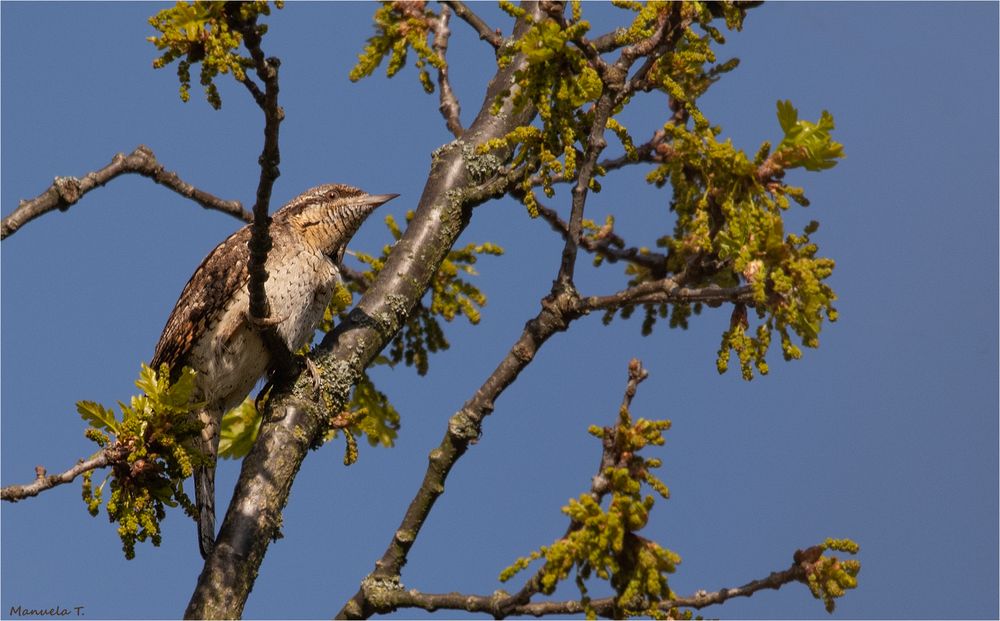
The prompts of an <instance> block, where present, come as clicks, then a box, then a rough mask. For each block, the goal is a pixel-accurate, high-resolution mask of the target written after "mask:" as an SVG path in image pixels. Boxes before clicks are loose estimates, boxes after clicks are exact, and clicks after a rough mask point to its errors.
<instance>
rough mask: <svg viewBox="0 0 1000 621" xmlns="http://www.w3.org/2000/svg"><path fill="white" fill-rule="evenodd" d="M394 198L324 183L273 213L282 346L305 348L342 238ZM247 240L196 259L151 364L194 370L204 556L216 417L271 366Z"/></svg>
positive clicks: (330, 285)
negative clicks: (253, 310)
mask: <svg viewBox="0 0 1000 621" xmlns="http://www.w3.org/2000/svg"><path fill="white" fill-rule="evenodd" d="M395 196H396V195H395V194H382V195H370V194H366V193H364V192H362V191H361V190H358V189H357V188H352V187H350V186H346V185H335V184H331V185H322V186H318V187H315V188H313V189H311V190H309V191H307V192H305V193H303V194H301V195H299V196H297V197H296V198H294V199H293V200H292V201H290V202H289V203H288V204H287V205H285V206H284V207H282V208H281V209H280V210H278V211H277V212H276V213H275V214H274V216H273V219H272V222H271V228H270V232H271V239H272V248H271V251H270V252H269V253H268V257H267V262H266V264H265V265H266V268H267V272H268V275H269V278H268V280H267V282H266V283H265V291H266V292H267V298H268V302H269V304H270V307H271V316H272V318H273V319H275V320H279V322H278V323H277V326H276V328H277V332H278V335H279V336H280V338H281V340H282V341H283V342H284V344H285V345H286V346H287V347H288V349H289V351H295V350H297V349H299V348H300V347H302V345H304V344H305V343H306V342H307V341H308V340H309V337H310V336H312V334H313V332H314V331H315V330H316V326H317V325H318V324H319V321H320V320H321V319H322V317H323V310H324V309H325V308H326V306H327V304H328V303H329V302H330V298H331V296H332V295H333V291H334V287H335V285H336V283H337V282H338V280H339V277H340V274H339V271H338V269H337V262H339V261H340V259H341V258H342V256H343V252H344V249H345V248H346V246H347V242H348V241H349V240H350V239H351V237H352V236H353V235H354V232H355V231H357V229H358V227H359V226H361V223H362V222H363V221H364V219H365V218H366V217H367V216H368V214H369V213H371V212H372V211H373V210H374V209H375V208H376V207H378V206H379V205H381V204H382V203H385V202H386V201H388V200H390V199H392V198H394V197H395ZM249 240H250V227H249V226H246V227H243V228H242V229H240V230H239V231H237V232H235V233H233V234H232V235H230V236H229V238H227V239H226V240H225V241H224V242H222V243H221V244H219V245H218V246H216V248H215V249H214V250H213V251H212V252H210V253H209V254H208V256H207V257H205V260H204V261H202V262H201V265H199V266H198V269H197V270H195V272H194V275H193V276H191V279H190V280H189V281H188V283H187V285H185V287H184V290H183V291H182V292H181V296H180V299H179V300H177V304H176V306H175V307H174V310H173V312H172V313H171V314H170V318H169V319H167V324H166V326H165V327H164V328H163V334H162V335H161V336H160V341H159V343H157V345H156V351H155V352H154V354H153V360H152V363H151V366H152V367H153V368H154V369H159V367H160V365H161V364H166V365H168V366H169V367H170V369H171V372H172V373H174V374H176V373H177V372H179V371H180V369H181V368H182V367H184V366H189V367H191V368H193V369H194V370H195V371H197V373H198V374H197V376H196V379H195V382H196V385H197V389H196V391H195V394H194V396H193V397H192V398H193V400H194V401H196V402H202V401H203V402H205V406H204V408H202V409H201V410H200V411H199V412H198V417H199V418H200V420H201V421H202V423H203V424H204V428H203V430H202V434H201V444H202V446H201V447H200V448H201V450H202V452H203V453H204V454H205V455H206V456H207V457H208V459H209V464H210V465H206V466H203V467H199V468H198V469H197V471H196V472H195V500H196V503H197V505H198V508H199V514H200V515H199V522H198V530H199V546H200V548H201V552H202V554H203V555H206V556H207V554H208V553H209V552H210V551H211V547H212V544H213V542H214V541H215V506H214V504H215V502H214V501H215V498H214V497H215V490H214V486H215V484H214V479H215V466H214V462H215V457H216V454H217V451H218V444H219V425H220V421H221V420H222V415H223V414H224V413H225V412H226V411H227V410H229V409H231V408H233V407H235V406H236V405H238V404H239V403H240V402H241V401H242V400H243V399H244V398H245V397H246V396H247V394H248V393H249V392H250V390H251V389H252V388H253V386H254V384H256V383H257V381H258V380H260V378H261V377H262V376H263V375H265V374H266V373H267V372H268V371H269V370H270V369H271V354H270V352H269V351H268V348H267V347H266V346H265V345H264V342H263V340H262V339H261V337H260V336H259V334H258V332H257V330H256V329H255V328H254V327H253V326H252V325H251V323H250V320H249V313H250V307H249V299H250V298H249V293H248V283H249V279H250V277H249V269H248V265H249V260H250V251H249V248H248V246H247V242H249Z"/></svg>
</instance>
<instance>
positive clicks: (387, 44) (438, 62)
mask: <svg viewBox="0 0 1000 621" xmlns="http://www.w3.org/2000/svg"><path fill="white" fill-rule="evenodd" d="M437 18H438V16H437V14H436V13H434V12H433V11H432V10H430V9H428V8H427V7H426V3H425V2H423V1H415V2H392V1H389V0H383V2H382V6H381V7H379V8H378V9H377V10H376V11H375V15H374V18H373V19H374V21H375V31H376V32H375V35H374V36H372V37H370V38H369V39H368V44H367V45H366V46H365V49H364V51H363V52H362V53H361V54H359V55H358V62H357V64H356V65H354V68H353V69H351V73H350V79H351V81H352V82H357V81H358V80H361V79H362V78H366V77H368V76H370V75H371V74H372V73H374V72H375V70H376V69H377V68H378V67H379V65H381V64H382V61H383V60H384V59H385V57H386V56H389V62H388V64H387V66H386V72H385V73H386V76H387V77H390V78H391V77H393V76H394V75H396V74H397V73H398V72H399V70H400V69H402V68H403V67H405V66H406V58H407V55H408V52H409V50H410V49H412V50H413V51H414V52H416V54H417V61H416V67H417V74H418V76H419V78H420V85H421V86H422V87H423V89H424V91H425V92H427V93H433V92H434V82H432V81H431V76H430V74H429V73H428V71H427V66H428V65H430V66H431V67H434V68H436V69H442V68H444V67H446V66H447V63H446V61H445V59H444V58H443V57H441V55H439V54H438V53H437V52H435V51H434V50H433V49H431V46H430V45H429V44H428V42H427V38H428V36H430V35H431V34H432V20H434V19H437Z"/></svg>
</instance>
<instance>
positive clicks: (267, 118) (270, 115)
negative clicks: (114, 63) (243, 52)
mask: <svg viewBox="0 0 1000 621" xmlns="http://www.w3.org/2000/svg"><path fill="white" fill-rule="evenodd" d="M231 24H232V25H233V27H234V28H235V29H237V30H239V32H240V33H241V34H242V35H243V42H244V44H245V45H246V48H247V50H248V51H249V52H250V58H251V59H252V60H253V64H254V71H255V72H256V73H257V77H258V78H260V80H261V81H262V82H263V83H264V93H263V95H261V92H260V88H259V87H257V85H256V84H255V83H254V82H253V81H252V80H251V79H250V78H249V77H245V78H244V79H243V84H244V85H245V86H246V87H247V89H248V90H249V91H250V94H251V95H252V96H253V98H254V100H255V101H256V102H257V105H258V106H260V108H261V110H262V111H263V112H264V147H263V150H262V151H261V154H260V158H259V159H258V162H259V164H260V177H259V179H258V182H257V198H256V201H255V202H254V205H253V223H252V225H251V228H250V241H249V242H248V243H247V245H248V246H249V248H250V263H249V266H248V270H249V272H250V283H249V291H250V320H251V322H252V323H254V324H255V326H256V329H257V331H258V333H259V334H260V336H261V338H262V339H263V340H264V343H265V345H266V346H267V349H268V351H269V352H270V354H271V359H272V361H273V366H274V368H275V370H276V371H277V373H278V374H279V375H289V374H291V373H292V371H293V369H294V368H295V365H294V360H293V354H292V352H291V351H289V350H288V347H287V345H285V342H284V341H283V340H282V339H281V337H280V336H279V335H278V325H277V324H276V323H274V322H273V321H271V306H270V304H269V302H268V300H267V291H266V289H265V283H266V282H267V280H268V278H269V276H268V273H267V255H268V253H269V252H270V250H271V245H272V242H271V232H270V226H271V217H270V215H268V212H269V207H270V203H271V190H272V189H273V188H274V182H275V181H276V180H277V179H278V176H280V175H281V171H280V170H279V169H278V164H280V163H281V152H280V151H279V149H278V130H279V128H280V126H281V121H282V120H284V118H285V112H284V110H282V109H281V107H280V106H279V105H278V67H279V66H280V65H281V62H280V61H279V60H278V59H277V58H265V56H264V52H263V50H261V37H260V33H259V32H258V30H257V18H256V17H254V18H253V19H251V20H249V21H245V20H240V19H238V18H236V17H232V18H231Z"/></svg>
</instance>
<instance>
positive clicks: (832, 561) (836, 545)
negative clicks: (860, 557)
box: [795, 539, 861, 613]
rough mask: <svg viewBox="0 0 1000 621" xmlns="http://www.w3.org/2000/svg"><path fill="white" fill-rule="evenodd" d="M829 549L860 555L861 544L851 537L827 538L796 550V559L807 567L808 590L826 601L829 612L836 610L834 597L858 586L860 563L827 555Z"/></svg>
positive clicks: (824, 603) (841, 595) (806, 580)
mask: <svg viewBox="0 0 1000 621" xmlns="http://www.w3.org/2000/svg"><path fill="white" fill-rule="evenodd" d="M826 550H836V551H840V552H847V553H848V554H857V553H858V551H859V550H860V546H858V544H857V543H855V542H854V541H852V540H850V539H827V540H826V541H825V542H823V543H822V544H820V545H818V546H814V547H812V548H809V549H807V550H799V551H798V552H796V553H795V562H796V563H798V564H799V566H800V567H802V568H803V569H804V570H805V575H806V578H805V584H806V586H808V587H809V592H810V593H812V595H813V597H815V598H816V599H821V600H823V606H824V608H826V611H827V612H829V613H833V611H834V609H835V608H836V601H835V600H836V599H837V598H839V597H843V596H844V595H845V593H846V592H847V591H848V590H850V589H853V588H856V587H857V586H858V579H857V578H858V573H859V572H860V571H861V563H860V562H859V561H857V560H855V559H848V560H845V561H842V560H840V559H839V558H837V557H836V556H827V555H825V554H823V552H824V551H826Z"/></svg>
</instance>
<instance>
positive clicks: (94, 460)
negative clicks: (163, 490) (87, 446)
mask: <svg viewBox="0 0 1000 621" xmlns="http://www.w3.org/2000/svg"><path fill="white" fill-rule="evenodd" d="M123 450H124V449H123V447H121V446H119V445H118V444H117V443H114V444H112V445H111V446H109V447H107V448H105V449H102V450H100V451H98V452H97V453H95V454H93V455H91V456H90V457H89V458H88V459H86V460H84V459H80V460H79V461H77V462H76V465H75V466H73V467H72V468H70V469H69V470H66V471H65V472H60V473H59V474H46V472H45V468H43V467H42V466H35V480H34V481H32V482H31V483H26V484H24V485H8V486H7V487H4V488H2V489H0V500H6V501H8V502H17V501H19V500H24V499H25V498H30V497H32V496H37V495H38V494H40V493H42V492H44V491H45V490H47V489H52V488H53V487H56V486H58V485H62V484H64V483H72V482H73V479H75V478H76V477H78V476H80V475H81V474H83V473H84V472H90V471H91V470H97V469H98V468H105V467H107V466H110V465H111V464H113V463H115V462H117V461H119V460H121V459H122V458H123V457H124V456H125V455H126V454H127V453H128V452H127V451H124V452H123Z"/></svg>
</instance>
